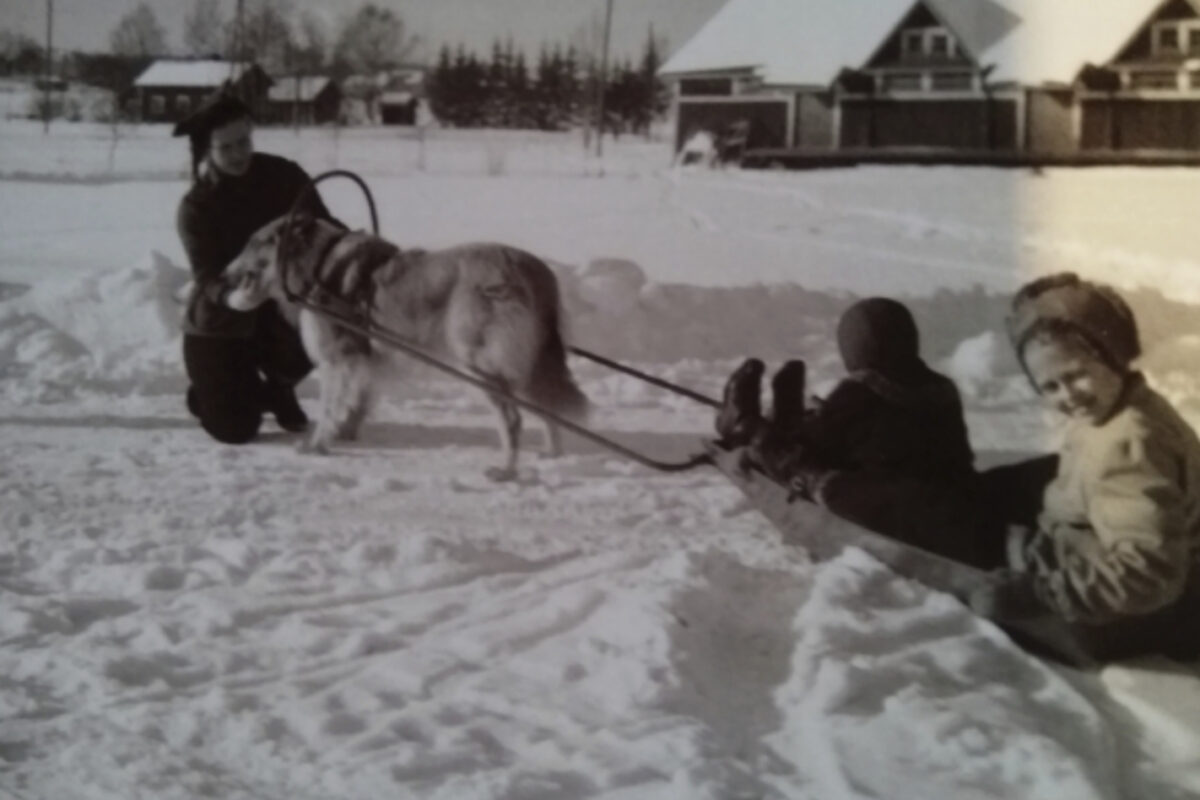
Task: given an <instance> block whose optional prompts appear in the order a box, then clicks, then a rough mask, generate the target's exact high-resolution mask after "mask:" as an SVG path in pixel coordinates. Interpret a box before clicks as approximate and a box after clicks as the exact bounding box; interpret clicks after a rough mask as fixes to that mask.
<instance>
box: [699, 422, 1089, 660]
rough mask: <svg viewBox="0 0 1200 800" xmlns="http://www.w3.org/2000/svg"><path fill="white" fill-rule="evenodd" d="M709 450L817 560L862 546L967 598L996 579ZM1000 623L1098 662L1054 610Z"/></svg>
mask: <svg viewBox="0 0 1200 800" xmlns="http://www.w3.org/2000/svg"><path fill="white" fill-rule="evenodd" d="M707 450H708V454H709V457H710V458H711V463H712V464H713V466H715V467H716V468H717V469H718V470H720V471H721V472H722V474H724V475H725V477H726V478H727V479H728V480H729V481H730V482H731V483H733V484H734V485H735V486H737V488H738V489H740V490H741V492H742V493H743V494H744V495H745V496H746V498H747V499H748V500H749V501H750V503H751V505H753V506H754V507H755V508H756V509H757V510H758V511H759V512H760V513H762V515H763V516H764V517H766V518H767V520H768V521H769V522H770V523H771V524H772V525H774V526H775V528H776V529H778V530H779V532H780V534H781V535H782V536H783V540H784V542H786V543H787V544H792V545H796V546H798V547H802V548H804V549H805V550H806V551H807V552H808V553H809V555H810V556H811V557H812V559H813V560H814V561H828V560H830V559H833V558H835V557H836V556H838V555H839V554H840V553H841V552H842V551H843V550H845V549H846V548H847V547H857V548H859V549H861V550H865V551H866V552H867V553H869V554H870V555H871V556H873V557H875V558H876V559H878V560H879V561H880V562H882V563H883V564H886V565H887V566H888V567H890V568H891V569H892V570H893V571H895V572H896V573H898V574H900V575H903V576H904V577H906V578H909V579H911V580H915V581H917V582H918V583H922V584H924V585H925V586H928V587H929V588H931V589H937V590H939V591H942V592H946V593H947V594H951V595H954V596H955V597H957V598H958V599H960V600H962V601H964V602H965V601H966V600H967V598H968V597H969V596H970V595H971V593H972V592H973V591H975V590H976V589H982V588H986V587H987V586H989V585H990V584H991V583H992V582H993V580H994V579H993V577H992V574H991V573H989V572H987V571H986V570H982V569H979V568H978V567H974V566H971V565H969V564H963V563H961V562H958V561H954V560H952V559H949V558H946V557H945V556H942V555H939V554H937V553H934V552H931V551H928V550H925V549H922V548H920V547H917V546H915V545H911V544H908V543H907V542H902V541H900V540H898V539H894V538H892V537H890V536H887V535H885V534H882V533H877V532H875V531H872V530H869V529H867V528H864V527H862V526H861V525H858V524H856V523H854V522H851V521H849V520H847V519H844V518H842V517H839V516H837V515H836V514H834V513H833V512H831V511H829V510H828V509H826V508H823V507H822V506H819V505H817V504H816V503H812V502H810V501H808V500H804V499H802V498H799V497H791V496H790V492H789V491H788V489H787V487H785V486H783V485H782V484H780V483H778V482H776V481H775V480H773V479H772V478H770V477H769V476H767V475H765V474H764V473H762V472H761V471H759V470H757V469H754V468H747V467H746V466H744V463H745V462H744V459H743V458H742V451H741V449H740V448H739V449H732V450H730V449H725V448H723V447H721V446H720V445H718V444H717V443H715V442H713V443H710V444H709V445H708V448H707ZM998 624H999V623H998ZM1000 627H1001V628H1003V629H1004V630H1005V631H1006V632H1007V633H1008V634H1009V635H1010V636H1011V637H1012V638H1013V640H1014V641H1016V642H1017V643H1018V644H1020V645H1021V646H1022V647H1024V648H1026V649H1028V650H1030V651H1033V652H1036V653H1037V654H1039V655H1045V656H1048V657H1050V658H1053V659H1055V660H1058V661H1062V662H1064V663H1067V664H1070V665H1073V666H1079V667H1089V668H1090V667H1093V666H1095V665H1096V661H1095V659H1094V658H1093V657H1092V656H1091V655H1089V653H1088V648H1087V646H1086V644H1085V643H1083V642H1081V641H1079V639H1078V634H1077V632H1076V631H1074V630H1073V629H1072V628H1071V627H1070V626H1069V625H1068V624H1067V623H1065V622H1063V621H1062V620H1061V619H1059V618H1058V617H1055V616H1053V615H1051V614H1046V615H1045V616H1044V617H1039V618H1036V619H1031V620H1024V621H1021V622H1019V623H1005V624H1001V625H1000Z"/></svg>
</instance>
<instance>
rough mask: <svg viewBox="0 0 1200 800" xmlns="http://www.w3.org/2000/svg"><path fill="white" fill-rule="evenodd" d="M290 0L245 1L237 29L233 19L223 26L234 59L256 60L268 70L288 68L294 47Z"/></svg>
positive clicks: (277, 70)
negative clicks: (290, 22) (289, 21)
mask: <svg viewBox="0 0 1200 800" xmlns="http://www.w3.org/2000/svg"><path fill="white" fill-rule="evenodd" d="M292 12H293V8H292V2H291V0H248V1H247V3H246V6H245V8H244V10H243V13H242V20H241V30H240V31H239V30H237V20H233V21H231V22H230V23H228V25H227V26H226V41H227V42H229V46H228V49H229V52H230V54H231V56H232V58H233V60H235V61H257V62H258V63H259V64H261V65H262V66H263V68H264V69H266V70H267V72H269V73H276V74H278V73H285V72H287V71H288V70H289V67H290V64H289V62H290V60H291V53H292V50H293V49H294V47H295V40H294V38H293V35H292V26H291V25H290V24H289V23H288V20H289V19H290V18H291V16H292Z"/></svg>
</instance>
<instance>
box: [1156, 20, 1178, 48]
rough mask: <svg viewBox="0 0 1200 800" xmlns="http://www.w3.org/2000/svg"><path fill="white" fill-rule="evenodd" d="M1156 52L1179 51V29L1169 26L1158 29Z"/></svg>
mask: <svg viewBox="0 0 1200 800" xmlns="http://www.w3.org/2000/svg"><path fill="white" fill-rule="evenodd" d="M1158 52H1159V53H1178V52H1179V29H1178V28H1176V27H1174V26H1171V27H1164V28H1159V29H1158Z"/></svg>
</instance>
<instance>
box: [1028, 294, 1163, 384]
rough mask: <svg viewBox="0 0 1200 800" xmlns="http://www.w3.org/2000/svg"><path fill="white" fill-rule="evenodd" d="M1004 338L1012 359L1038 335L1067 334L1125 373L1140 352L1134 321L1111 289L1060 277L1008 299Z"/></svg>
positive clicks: (1131, 312) (1117, 295) (1124, 304)
mask: <svg viewBox="0 0 1200 800" xmlns="http://www.w3.org/2000/svg"><path fill="white" fill-rule="evenodd" d="M1007 324H1008V335H1009V338H1010V339H1011V340H1012V343H1013V347H1014V348H1016V351H1017V357H1018V358H1021V359H1022V361H1024V357H1023V351H1024V349H1025V345H1026V344H1028V342H1029V340H1030V339H1031V338H1033V337H1034V336H1035V335H1036V334H1037V333H1039V332H1041V331H1054V330H1060V331H1061V330H1071V331H1074V332H1075V333H1077V334H1078V335H1080V336H1081V337H1083V339H1084V340H1085V341H1086V342H1087V343H1088V344H1089V345H1091V346H1092V348H1093V349H1095V350H1096V352H1097V354H1098V355H1099V356H1100V357H1101V358H1103V359H1105V360H1106V361H1108V362H1109V364H1110V365H1111V366H1114V367H1117V368H1119V369H1122V370H1124V369H1127V368H1128V367H1129V365H1130V363H1131V362H1132V361H1133V360H1134V359H1135V358H1137V357H1138V356H1139V355H1141V353H1142V347H1141V341H1140V339H1139V336H1138V329H1137V322H1136V320H1134V317H1133V311H1132V310H1131V309H1130V308H1129V305H1128V304H1127V303H1126V302H1125V301H1124V300H1123V299H1122V298H1121V296H1120V295H1119V294H1117V293H1116V292H1115V291H1114V290H1113V289H1112V288H1111V287H1109V286H1104V285H1102V284H1098V283H1092V282H1090V281H1085V280H1081V279H1080V278H1079V276H1078V275H1076V274H1075V273H1073V272H1062V273H1059V274H1057V275H1050V276H1047V277H1045V278H1039V279H1038V280H1036V281H1033V282H1031V283H1029V284H1026V285H1025V286H1024V287H1022V288H1021V290H1020V291H1018V292H1017V294H1016V296H1015V297H1014V298H1013V302H1012V311H1011V313H1010V314H1009V317H1008V319H1007Z"/></svg>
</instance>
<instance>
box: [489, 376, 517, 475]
mask: <svg viewBox="0 0 1200 800" xmlns="http://www.w3.org/2000/svg"><path fill="white" fill-rule="evenodd" d="M487 398H488V400H490V401H491V403H492V406H493V407H494V408H495V409H496V417H497V422H498V424H497V426H496V429H497V430H498V431H499V433H500V447H501V449H502V450H503V451H504V466H503V467H488V468H487V470H485V472H484V474H485V475H487V476H488V477H489V478H491V479H492V480H494V481H511V480H514V479H516V477H517V450H518V448H519V447H520V443H521V412H520V411H518V410H517V407H516V406H515V405H513V404H512V403H510V402H509V401H508V400H507V399H505V398H504V397H503V396H501V395H499V394H495V393H494V392H488V393H487Z"/></svg>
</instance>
